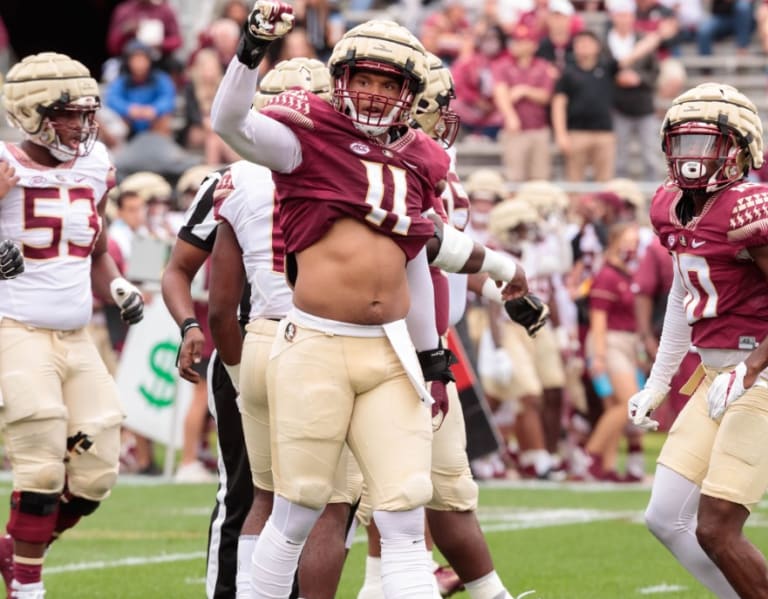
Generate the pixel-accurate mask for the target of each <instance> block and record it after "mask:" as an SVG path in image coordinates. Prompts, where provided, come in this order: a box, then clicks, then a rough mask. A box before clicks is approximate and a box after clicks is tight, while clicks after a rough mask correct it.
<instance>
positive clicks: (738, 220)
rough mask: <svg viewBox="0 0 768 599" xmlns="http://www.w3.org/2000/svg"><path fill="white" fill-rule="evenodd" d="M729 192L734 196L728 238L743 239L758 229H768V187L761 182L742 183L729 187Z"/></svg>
mask: <svg viewBox="0 0 768 599" xmlns="http://www.w3.org/2000/svg"><path fill="white" fill-rule="evenodd" d="M727 194H728V195H729V196H731V198H732V199H731V202H732V208H731V214H730V217H729V220H728V239H731V240H743V239H747V238H749V237H751V236H752V235H753V234H754V233H755V232H756V231H766V230H768V187H766V186H765V185H762V184H759V183H752V182H748V183H742V184H740V185H738V186H736V187H733V188H731V189H729V190H728V191H727ZM734 196H735V197H734ZM722 199H723V198H719V200H721V201H722Z"/></svg>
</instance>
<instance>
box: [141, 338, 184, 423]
mask: <svg viewBox="0 0 768 599" xmlns="http://www.w3.org/2000/svg"><path fill="white" fill-rule="evenodd" d="M178 351H179V344H178V343H174V342H173V341H161V342H160V343H157V344H155V346H154V347H153V348H152V350H151V351H150V352H149V368H150V370H151V371H152V376H153V378H152V382H151V383H149V385H144V384H141V385H139V392H140V393H141V395H142V396H143V397H144V399H145V400H147V403H149V405H151V406H154V407H155V408H167V407H169V406H171V405H173V402H174V401H175V400H176V372H177V370H176V354H177V353H178Z"/></svg>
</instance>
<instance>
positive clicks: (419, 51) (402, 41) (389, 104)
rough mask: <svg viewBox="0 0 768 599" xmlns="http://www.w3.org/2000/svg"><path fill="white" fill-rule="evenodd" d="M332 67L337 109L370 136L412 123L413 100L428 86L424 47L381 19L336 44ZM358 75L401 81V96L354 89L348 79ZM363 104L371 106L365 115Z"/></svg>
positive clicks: (409, 34) (412, 36)
mask: <svg viewBox="0 0 768 599" xmlns="http://www.w3.org/2000/svg"><path fill="white" fill-rule="evenodd" d="M328 67H329V68H330V71H331V77H332V79H333V84H334V89H333V105H334V107H335V108H336V110H338V111H339V112H341V113H342V114H344V115H345V116H347V117H349V118H350V119H351V120H352V122H353V123H354V124H355V127H357V129H359V130H360V131H362V132H363V133H364V134H365V135H367V136H369V137H378V136H379V135H382V134H384V133H386V132H387V131H388V130H389V128H390V127H392V126H394V125H407V124H408V121H409V119H410V111H411V106H412V104H413V98H414V96H415V95H416V94H418V93H419V92H421V91H423V90H424V87H425V85H426V83H427V72H428V68H427V57H426V51H425V50H424V46H423V45H422V44H421V42H420V41H419V40H418V39H417V38H416V37H415V36H414V35H413V34H412V33H411V32H410V31H408V30H407V29H406V28H405V27H403V26H402V25H398V24H397V23H395V22H394V21H387V20H382V19H374V20H371V21H366V22H365V23H362V24H360V25H358V26H356V27H353V28H352V29H350V30H349V31H347V33H345V34H344V36H343V37H342V38H341V39H340V40H339V41H338V43H337V44H336V45H335V46H334V48H333V52H332V54H331V58H330V60H329V61H328ZM357 71H369V72H372V73H374V74H377V75H386V76H389V77H395V78H397V79H399V80H401V86H400V93H399V95H398V97H397V98H390V97H387V96H381V95H375V94H371V93H368V92H363V91H351V90H350V89H349V81H350V78H351V77H352V75H353V74H354V73H355V72H357ZM362 102H365V103H370V104H372V106H371V107H370V108H368V109H366V110H365V111H361V110H359V108H358V107H359V106H360V104H361V103H362ZM371 108H374V110H372V109H371Z"/></svg>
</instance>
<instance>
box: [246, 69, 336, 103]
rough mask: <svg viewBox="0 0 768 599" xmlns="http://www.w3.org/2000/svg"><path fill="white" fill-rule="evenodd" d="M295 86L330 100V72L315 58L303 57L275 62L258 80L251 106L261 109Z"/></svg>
mask: <svg viewBox="0 0 768 599" xmlns="http://www.w3.org/2000/svg"><path fill="white" fill-rule="evenodd" d="M295 87H300V88H301V89H305V90H307V91H309V92H312V93H313V94H317V95H318V96H320V97H321V98H322V99H323V100H326V101H330V99H331V74H330V72H329V71H328V67H326V66H325V65H324V64H323V63H322V62H320V61H319V60H317V59H315V58H303V57H301V58H291V59H290V60H283V61H281V62H279V63H277V64H276V65H275V67H274V68H273V69H271V70H270V71H268V72H267V74H266V75H264V77H263V78H262V80H261V81H260V82H259V91H257V92H256V95H255V96H254V98H253V108H254V109H255V110H261V109H262V108H264V105H265V104H267V102H269V101H270V100H271V99H272V98H274V97H275V96H277V95H279V94H281V93H283V92H284V91H285V90H287V89H291V88H295Z"/></svg>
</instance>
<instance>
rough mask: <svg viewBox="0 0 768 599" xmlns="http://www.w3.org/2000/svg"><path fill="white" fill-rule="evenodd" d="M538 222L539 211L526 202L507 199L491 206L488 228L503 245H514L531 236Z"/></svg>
mask: <svg viewBox="0 0 768 599" xmlns="http://www.w3.org/2000/svg"><path fill="white" fill-rule="evenodd" d="M540 222H541V218H540V217H539V213H538V212H537V211H536V209H535V208H534V207H533V206H531V205H530V204H529V203H528V202H526V201H524V200H520V199H509V200H504V201H503V202H501V203H500V204H497V205H496V206H494V207H493V210H491V213H490V220H489V221H488V229H489V230H490V232H491V235H493V237H495V238H496V240H498V241H499V242H500V243H502V244H503V245H505V246H514V245H516V244H517V243H519V242H521V241H525V240H528V239H530V238H532V237H533V234H534V233H535V231H536V228H537V227H538V225H539V223H540Z"/></svg>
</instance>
